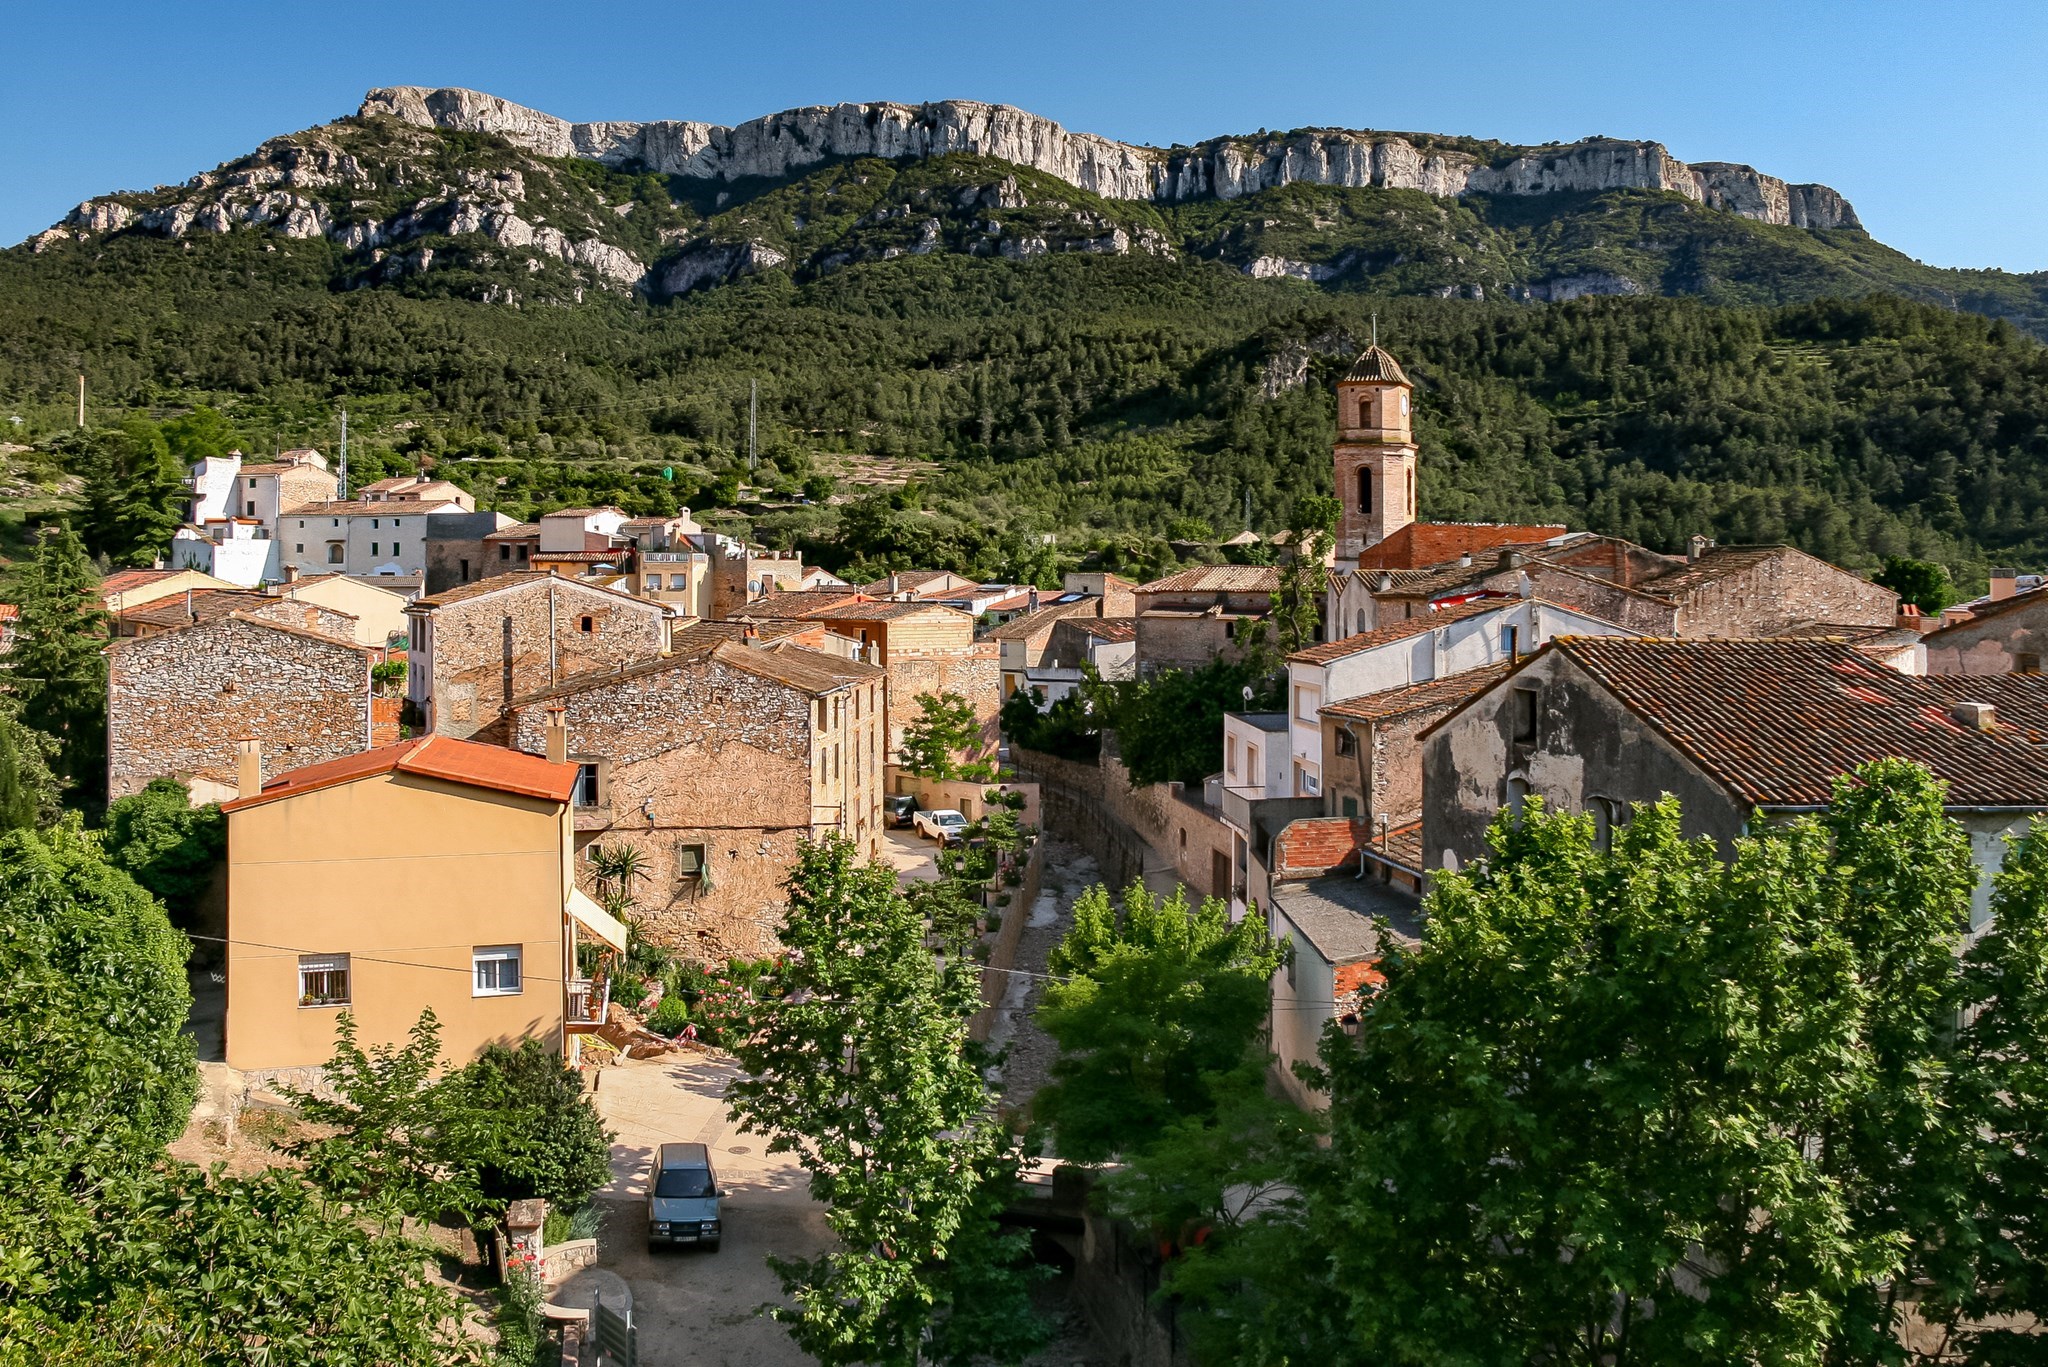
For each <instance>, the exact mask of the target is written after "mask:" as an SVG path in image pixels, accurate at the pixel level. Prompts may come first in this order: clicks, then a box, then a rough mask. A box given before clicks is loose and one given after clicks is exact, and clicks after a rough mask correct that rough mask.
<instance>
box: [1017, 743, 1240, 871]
mask: <svg viewBox="0 0 2048 1367" xmlns="http://www.w3.org/2000/svg"><path fill="white" fill-rule="evenodd" d="M1011 758H1012V760H1013V762H1014V763H1015V764H1016V766H1017V771H1018V772H1019V773H1020V774H1023V775H1025V776H1026V777H1029V778H1033V779H1036V780H1037V781H1038V784H1039V788H1040V800H1041V802H1042V803H1043V804H1044V807H1045V813H1046V829H1047V830H1049V831H1053V832H1055V833H1057V834H1059V835H1060V836H1062V837H1063V838H1065V839H1067V840H1071V841H1073V842H1074V843H1075V844H1077V845H1079V846H1081V848H1083V849H1085V850H1087V851H1088V853H1089V854H1090V855H1091V856H1093V857H1094V859H1095V863H1096V866H1097V867H1098V868H1100V869H1101V870H1102V878H1103V881H1104V882H1105V883H1107V884H1108V885H1109V886H1110V887H1112V888H1123V887H1128V886H1129V885H1130V884H1132V883H1135V882H1139V881H1141V880H1142V881H1144V882H1145V883H1146V884H1147V885H1148V886H1150V887H1152V889H1153V890H1154V891H1155V892H1170V891H1171V890H1172V885H1173V884H1175V883H1179V884H1183V885H1185V886H1186V887H1187V889H1188V895H1189V896H1190V897H1192V898H1197V899H1199V898H1202V897H1207V896H1211V895H1217V896H1221V897H1224V898H1226V899H1227V898H1228V897H1229V895H1230V893H1229V883H1230V860H1231V832H1230V828H1229V827H1228V826H1226V825H1224V824H1223V821H1222V818H1221V817H1219V816H1218V815H1217V814H1216V813H1214V812H1212V811H1210V810H1209V809H1208V808H1207V807H1205V806H1203V805H1201V803H1200V802H1199V800H1197V801H1192V802H1191V801H1189V800H1188V798H1189V796H1198V795H1190V794H1187V793H1185V792H1184V790H1183V789H1182V786H1181V785H1180V784H1178V783H1154V784H1149V785H1144V786H1139V785H1135V784H1133V783H1132V782H1131V778H1130V771H1129V770H1127V769H1125V768H1124V766H1123V761H1122V760H1121V759H1120V758H1119V757H1118V756H1117V753H1116V738H1115V736H1113V735H1108V736H1104V737H1103V747H1102V758H1101V761H1100V762H1099V763H1097V764H1084V763H1081V762H1079V761H1076V760H1068V759H1059V758H1056V757H1055V756H1052V755H1046V754H1040V753H1039V752H1038V751H1036V750H1025V749H1021V748H1013V749H1012V751H1011ZM1219 856H1220V859H1219Z"/></svg>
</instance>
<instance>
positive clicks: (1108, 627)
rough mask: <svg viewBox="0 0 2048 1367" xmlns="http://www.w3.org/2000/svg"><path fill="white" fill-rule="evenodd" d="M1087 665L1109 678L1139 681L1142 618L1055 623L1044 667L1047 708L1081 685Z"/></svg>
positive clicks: (1081, 619)
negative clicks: (1139, 625)
mask: <svg viewBox="0 0 2048 1367" xmlns="http://www.w3.org/2000/svg"><path fill="white" fill-rule="evenodd" d="M1084 665H1085V666H1087V667H1088V668H1090V669H1093V670H1094V671H1095V672H1096V673H1097V674H1098V675H1100V676H1101V677H1102V678H1105V679H1132V678H1136V677H1137V673H1138V619H1137V618H1135V617H1069V618H1067V619H1066V620H1065V621H1063V622H1057V623H1055V624H1054V625H1053V629H1052V638H1051V640H1050V641H1048V642H1047V643H1046V651H1045V663H1044V664H1043V665H1042V666H1041V668H1040V673H1041V675H1042V676H1043V677H1044V679H1045V700H1046V703H1047V705H1050V704H1052V703H1055V702H1058V701H1059V700H1060V699H1061V698H1063V697H1065V696H1066V695H1067V694H1068V693H1071V692H1072V691H1073V690H1074V689H1075V688H1077V687H1079V686H1080V683H1081V680H1082V678H1083V677H1085V676H1084V675H1083V673H1082V667H1083V666H1084Z"/></svg>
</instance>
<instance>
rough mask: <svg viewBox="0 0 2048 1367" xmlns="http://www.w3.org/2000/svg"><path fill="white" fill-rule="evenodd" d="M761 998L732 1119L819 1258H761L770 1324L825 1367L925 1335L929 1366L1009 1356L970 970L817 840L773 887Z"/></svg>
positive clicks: (889, 891) (1014, 1158)
mask: <svg viewBox="0 0 2048 1367" xmlns="http://www.w3.org/2000/svg"><path fill="white" fill-rule="evenodd" d="M788 888H789V909H788V912H787V915H786V920H785V922H784V924H783V928H782V931H781V939H782V943H783V944H784V945H785V946H787V948H788V955H787V958H786V960H785V962H784V968H783V970H782V972H781V974H780V975H779V976H780V979H781V981H780V982H779V984H778V987H779V988H780V991H779V993H778V994H777V995H774V996H771V997H768V998H766V999H764V1000H762V1001H760V1002H758V1003H756V1004H755V1005H754V1006H753V1007H752V1012H753V1014H752V1015H751V1017H750V1018H749V1020H748V1021H747V1028H746V1029H745V1030H744V1032H743V1035H744V1038H742V1039H741V1040H740V1042H739V1043H737V1044H736V1045H735V1046H734V1050H735V1053H736V1054H737V1056H738V1058H739V1060H740V1063H741V1066H742V1067H743V1068H744V1069H745V1070H746V1074H747V1075H746V1076H745V1077H743V1078H742V1079H740V1080H739V1081H737V1082H735V1083H734V1084H733V1085H732V1087H731V1088H730V1090H729V1091H728V1093H727V1099H728V1102H729V1104H730V1105H731V1107H732V1111H733V1114H734V1116H735V1117H736V1118H737V1119H738V1120H739V1121H740V1122H741V1123H742V1124H743V1125H744V1126H745V1127H746V1128H747V1129H749V1130H751V1131H753V1132H754V1133H757V1134H762V1135H766V1136H767V1137H768V1149H769V1151H770V1152H771V1153H789V1154H794V1155H795V1156H796V1159H797V1161H798V1162H799V1163H800V1164H801V1165H802V1166H803V1167H804V1169H805V1171H806V1172H807V1173H809V1175H810V1190H811V1194H812V1195H813V1196H814V1197H816V1198H817V1199H818V1200H819V1201H821V1202H823V1203H824V1205H825V1208H826V1219H827V1221H828V1223H829V1224H830V1225H831V1228H832V1231H833V1233H834V1234H835V1235H836V1236H837V1241H838V1246H837V1247H836V1248H834V1249H832V1250H830V1251H828V1252H826V1253H823V1254H820V1255H819V1256H818V1257H815V1258H809V1259H797V1260H788V1261H784V1260H779V1259H778V1260H772V1262H771V1265H772V1266H774V1267H775V1269H776V1270H777V1272H778V1273H779V1274H780V1276H781V1277H782V1281H783V1286H784V1288H785V1290H786V1292H787V1293H788V1294H789V1295H790V1296H791V1297H792V1298H793V1299H794V1301H795V1302H796V1304H795V1306H794V1308H790V1309H786V1310H785V1309H778V1310H777V1311H776V1313H777V1315H778V1317H779V1318H781V1319H782V1320H783V1321H784V1323H786V1324H787V1325H788V1326H789V1328H790V1333H791V1336H792V1337H793V1338H794V1339H795V1340H796V1342H797V1344H798V1346H800V1347H801V1348H802V1349H803V1350H804V1351H805V1352H807V1353H810V1354H811V1355H812V1356H814V1357H816V1358H818V1359H819V1361H821V1362H825V1363H828V1364H836V1363H875V1364H909V1363H914V1362H917V1361H918V1360H919V1358H920V1344H921V1343H922V1342H924V1341H925V1340H926V1338H927V1336H928V1335H929V1336H930V1338H931V1339H932V1341H934V1342H935V1343H937V1344H941V1345H943V1347H944V1359H945V1360H947V1361H956V1362H966V1361H968V1360H969V1359H970V1358H972V1357H973V1356H974V1355H976V1354H998V1353H1000V1354H1001V1355H1002V1357H1003V1358H1004V1360H1009V1361H1014V1360H1016V1359H1017V1358H1018V1357H1020V1356H1021V1354H1022V1352H1023V1350H1024V1349H1026V1348H1028V1347H1029V1346H1030V1345H1031V1344H1032V1343H1034V1342H1036V1341H1037V1340H1038V1338H1039V1333H1038V1331H1037V1330H1036V1328H1035V1327H1034V1325H1033V1321H1032V1318H1031V1312H1030V1309H1029V1304H1028V1296H1027V1285H1028V1277H1027V1276H1026V1274H1025V1272H1024V1271H1023V1269H1022V1267H1021V1266H1020V1264H1021V1262H1022V1249H1021V1248H1020V1246H1019V1244H1018V1242H1017V1241H1016V1240H1015V1239H1014V1238H1013V1237H1006V1236H1003V1235H1000V1234H999V1233H998V1231H997V1227H996V1225H995V1221H994V1216H995V1214H996V1212H997V1210H999V1209H1000V1207H1001V1205H1002V1202H1003V1200H1004V1199H1005V1196H1006V1193H1007V1191H1008V1190H1009V1187H1010V1184H1011V1183H1013V1182H1014V1181H1015V1178H1016V1173H1017V1166H1018V1161H1019V1155H1018V1152H1017V1149H1016V1146H1015V1143H1014V1141H1013V1140H1012V1139H1011V1137H1010V1136H1009V1134H1008V1133H1007V1131H1006V1130H1005V1128H1004V1126H1003V1124H1002V1121H1001V1118H1000V1117H999V1116H998V1115H997V1114H996V1111H995V1107H994V1103H993V1098H992V1097H991V1096H990V1095H989V1091H988V1087H987V1084H986V1083H985V1081H984V1079H983V1077H982V1068H983V1066H984V1063H985V1062H986V1060H985V1059H984V1058H983V1056H982V1052H981V1050H980V1049H979V1048H978V1047H977V1046H976V1045H975V1044H974V1042H973V1041H972V1040H971V1039H970V1037H969V1035H968V1031H967V1025H968V1020H969V1018H970V1017H971V1016H972V1015H973V1014H974V1013H975V1012H976V1011H977V1010H978V1009H979V1008H980V1006H981V992H980V974H979V972H978V971H977V970H976V968H975V966H974V963H973V960H972V959H971V958H970V957H969V956H968V955H966V954H965V953H964V952H962V951H963V950H964V945H963V944H961V943H959V942H954V943H952V944H949V945H948V946H947V947H946V951H945V952H944V953H943V954H942V955H940V956H934V955H933V953H932V951H931V949H930V948H929V947H927V945H926V942H925V937H926V933H927V926H926V922H925V920H924V918H923V917H921V916H920V915H918V913H917V911H916V909H914V908H913V907H912V906H911V904H910V903H909V902H908V901H907V900H906V899H905V898H904V896H903V894H902V892H901V891H899V890H898V888H897V886H896V880H895V877H894V875H893V874H892V873H891V872H890V871H889V870H888V869H887V868H884V867H880V866H877V865H872V864H861V863H858V862H856V851H855V849H854V846H853V845H852V844H851V843H850V842H848V841H846V840H844V839H842V838H840V837H837V836H831V837H827V838H826V839H825V840H824V841H822V842H820V843H817V844H810V845H806V846H805V847H804V849H803V852H802V853H801V855H800V856H799V857H798V860H797V866H796V868H795V870H794V871H793V872H792V873H791V875H790V879H789V884H788Z"/></svg>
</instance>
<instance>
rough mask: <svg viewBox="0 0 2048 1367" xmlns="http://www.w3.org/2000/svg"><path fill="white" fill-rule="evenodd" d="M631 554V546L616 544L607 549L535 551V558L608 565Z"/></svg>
mask: <svg viewBox="0 0 2048 1367" xmlns="http://www.w3.org/2000/svg"><path fill="white" fill-rule="evenodd" d="M632 554H633V548H632V547H631V546H616V547H614V548H612V549H611V550H608V551H535V552H534V553H533V558H534V559H535V560H554V561H561V562H565V563H568V564H572V565H609V564H612V563H614V562H615V561H620V560H624V559H626V558H627V557H628V556H630V555H632Z"/></svg>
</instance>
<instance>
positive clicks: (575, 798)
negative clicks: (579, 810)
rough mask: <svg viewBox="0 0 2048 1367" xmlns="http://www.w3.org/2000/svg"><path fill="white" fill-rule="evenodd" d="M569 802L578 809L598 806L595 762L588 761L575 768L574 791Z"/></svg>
mask: <svg viewBox="0 0 2048 1367" xmlns="http://www.w3.org/2000/svg"><path fill="white" fill-rule="evenodd" d="M570 800H571V801H572V802H573V803H574V804H575V805H576V806H578V807H595V806H597V805H598V772H597V761H595V760H588V761H585V762H583V763H579V764H578V765H577V766H576V790H575V792H574V793H573V794H572V795H571V799H570Z"/></svg>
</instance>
